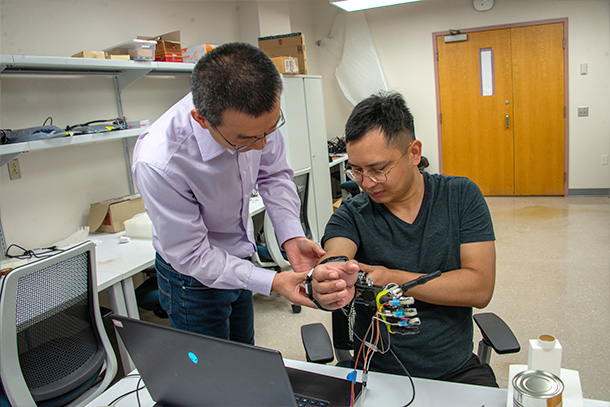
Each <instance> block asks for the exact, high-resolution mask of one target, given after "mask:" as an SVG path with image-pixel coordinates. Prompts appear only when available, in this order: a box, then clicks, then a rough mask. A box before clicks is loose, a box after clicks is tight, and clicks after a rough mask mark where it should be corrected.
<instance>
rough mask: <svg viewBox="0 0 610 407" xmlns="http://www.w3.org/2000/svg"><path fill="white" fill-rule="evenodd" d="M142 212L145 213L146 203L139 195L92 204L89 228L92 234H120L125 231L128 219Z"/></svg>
mask: <svg viewBox="0 0 610 407" xmlns="http://www.w3.org/2000/svg"><path fill="white" fill-rule="evenodd" d="M142 212H145V209H144V201H143V200H142V197H140V195H139V194H136V195H129V196H124V197H121V198H113V199H108V200H105V201H102V202H97V203H93V204H91V208H90V209H89V217H88V218H87V226H89V230H91V231H92V232H105V233H116V232H120V231H122V230H125V224H124V222H125V221H126V220H127V219H130V218H132V217H133V215H135V214H137V213H142Z"/></svg>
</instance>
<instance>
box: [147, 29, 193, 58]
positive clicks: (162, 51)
mask: <svg viewBox="0 0 610 407" xmlns="http://www.w3.org/2000/svg"><path fill="white" fill-rule="evenodd" d="M138 38H139V39H141V40H153V41H157V47H156V49H155V61H165V62H182V61H183V58H182V44H181V43H180V31H172V32H171V33H165V34H161V35H157V36H154V37H143V36H138Z"/></svg>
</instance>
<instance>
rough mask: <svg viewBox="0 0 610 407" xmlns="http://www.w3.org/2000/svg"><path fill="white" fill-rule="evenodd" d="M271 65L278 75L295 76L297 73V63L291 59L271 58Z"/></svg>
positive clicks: (294, 59)
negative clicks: (278, 72)
mask: <svg viewBox="0 0 610 407" xmlns="http://www.w3.org/2000/svg"><path fill="white" fill-rule="evenodd" d="M271 61H273V64H274V65H275V67H276V68H277V70H278V71H280V73H285V74H297V73H299V61H298V60H297V59H296V58H293V57H275V58H271Z"/></svg>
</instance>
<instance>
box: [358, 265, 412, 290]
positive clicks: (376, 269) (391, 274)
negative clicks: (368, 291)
mask: <svg viewBox="0 0 610 407" xmlns="http://www.w3.org/2000/svg"><path fill="white" fill-rule="evenodd" d="M359 264H360V271H364V272H365V273H366V276H367V277H368V278H370V279H371V280H372V281H373V284H375V285H379V286H382V287H383V286H385V285H387V284H390V283H394V284H402V283H404V282H406V280H405V278H406V277H407V276H406V275H405V273H404V272H402V271H399V270H390V269H389V268H387V267H383V266H370V265H368V264H364V263H359ZM416 277H417V276H416ZM403 280H405V281H403Z"/></svg>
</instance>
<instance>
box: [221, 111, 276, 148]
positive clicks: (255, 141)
mask: <svg viewBox="0 0 610 407" xmlns="http://www.w3.org/2000/svg"><path fill="white" fill-rule="evenodd" d="M284 124H286V120H285V119H284V112H282V109H280V118H279V119H277V123H275V126H273V130H269V131H266V132H264V133H263V134H262V135H261V136H251V137H248V138H253V139H254V141H251V142H250V143H248V144H244V145H243V146H239V147H238V146H237V145H235V144H233V143H231V142H230V141H229V140H227V138H226V137H225V136H223V135H222V133H221V132H220V130H218V127H216V126H212V127H213V128H214V130H216V131H217V132H218V134H220V137H222V138H223V140H224V141H226V142H227V144H229V145H230V146H231V147H232V148H233V150H235V151H242V150H243V149H244V148H246V147H250V146H251V145H252V144H254V143H258V142H259V141H261V140H263V139H264V138H265V137H267V136H268V135H269V134H271V133H273V132H274V131H276V130H277V129H279V128H280V127H282V126H283V125H284Z"/></svg>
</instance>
